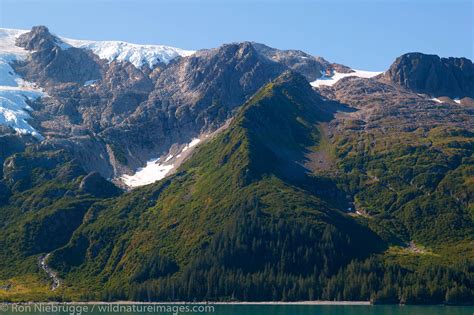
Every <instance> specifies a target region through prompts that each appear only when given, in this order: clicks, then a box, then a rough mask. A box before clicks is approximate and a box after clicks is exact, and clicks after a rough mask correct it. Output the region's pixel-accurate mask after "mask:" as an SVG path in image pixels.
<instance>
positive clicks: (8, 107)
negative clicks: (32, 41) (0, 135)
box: [0, 28, 45, 140]
mask: <svg viewBox="0 0 474 315" xmlns="http://www.w3.org/2000/svg"><path fill="white" fill-rule="evenodd" d="M26 32H28V31H23V30H12V29H4V28H0V125H5V126H8V127H11V128H13V129H14V130H16V132H18V133H20V134H31V135H33V136H34V137H36V138H38V139H40V140H42V139H43V137H42V136H41V135H40V134H39V133H38V131H36V130H35V129H34V128H33V127H32V126H31V125H30V124H29V123H28V120H29V119H31V117H30V114H29V112H30V111H31V110H32V108H31V107H30V106H29V105H28V101H32V100H34V99H36V98H38V97H41V96H45V93H44V92H43V91H42V90H41V89H39V88H37V87H36V86H35V85H34V84H32V83H31V82H27V81H25V80H23V79H22V78H21V77H20V76H18V75H17V74H16V73H15V71H14V70H13V68H12V67H11V65H10V64H11V63H12V62H14V61H17V60H22V59H24V58H26V57H27V56H28V54H29V52H28V51H27V50H25V49H23V48H21V47H18V46H16V45H15V42H16V39H17V38H18V36H20V35H21V34H23V33H26Z"/></svg>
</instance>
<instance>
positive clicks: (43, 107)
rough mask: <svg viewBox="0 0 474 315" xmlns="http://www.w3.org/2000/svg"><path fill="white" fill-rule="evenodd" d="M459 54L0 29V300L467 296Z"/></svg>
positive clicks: (469, 105)
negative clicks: (367, 58) (354, 55)
mask: <svg viewBox="0 0 474 315" xmlns="http://www.w3.org/2000/svg"><path fill="white" fill-rule="evenodd" d="M469 65H472V62H471V61H470V60H468V59H465V58H438V57H436V56H434V57H432V56H429V55H424V54H419V53H417V54H413V53H410V54H407V55H404V56H401V57H400V58H398V59H397V60H396V61H395V62H394V63H393V64H392V66H391V67H390V69H389V70H387V71H385V72H383V73H382V72H369V71H362V70H354V69H351V68H350V67H347V66H344V65H340V64H337V63H331V62H328V61H326V60H325V59H323V58H321V57H313V56H311V55H309V54H306V53H304V52H302V51H298V50H278V49H275V48H271V47H268V46H266V45H263V44H259V43H253V42H242V43H231V44H225V45H222V46H221V47H218V48H212V49H203V50H198V51H196V52H188V51H183V50H180V49H177V48H170V47H164V46H150V45H145V46H143V45H134V44H129V43H124V42H92V41H77V40H71V39H65V38H63V37H59V36H56V35H54V34H53V33H51V32H50V31H49V30H48V29H47V28H46V27H44V26H39V27H34V28H33V29H32V30H31V31H18V30H5V29H1V30H0V71H2V72H1V73H2V75H1V76H0V163H2V165H3V167H2V171H1V172H0V176H1V177H0V217H1V220H0V222H1V223H0V224H1V226H2V233H0V248H1V249H0V299H1V300H5V301H25V300H62V299H65V300H123V299H128V300H141V301H149V300H154V301H155V300H159V301H163V300H167V301H168V300H253V301H268V300H278V301H280V300H312V299H324V300H371V301H373V302H375V303H407V304H424V303H447V304H466V303H470V302H472V300H473V296H474V287H473V286H472V283H474V275H473V273H472V270H473V268H474V266H473V265H472V261H473V260H474V251H473V247H472V242H473V238H472V236H473V235H474V221H473V220H474V207H473V196H474V191H473V188H472V187H473V185H472V178H473V171H474V169H473V159H472V157H473V149H474V145H473V144H474V137H473V136H474V121H473V113H474V107H473V102H472V98H471V97H470V95H471V94H470V91H471V90H470V88H469V87H470V86H471V85H472V84H473V78H472V76H471V75H470V72H469V71H470V70H469V69H470V68H469ZM426 69H433V70H430V71H428V72H427V71H426ZM453 77H454V78H455V80H454V79H449V80H448V79H446V78H453ZM428 82H429V84H428ZM462 91H464V92H462ZM119 187H120V188H119ZM51 283H54V285H53V287H52V286H51ZM53 289H54V290H53Z"/></svg>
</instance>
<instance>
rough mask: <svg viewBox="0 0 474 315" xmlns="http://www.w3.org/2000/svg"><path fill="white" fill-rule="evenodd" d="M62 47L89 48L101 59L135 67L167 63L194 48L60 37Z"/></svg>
mask: <svg viewBox="0 0 474 315" xmlns="http://www.w3.org/2000/svg"><path fill="white" fill-rule="evenodd" d="M61 40H62V41H63V43H64V44H63V45H60V46H61V47H62V48H63V49H68V48H69V47H76V48H82V49H87V50H91V51H92V52H93V53H94V54H96V55H97V56H99V57H100V58H101V59H106V60H108V61H109V62H112V61H114V60H118V61H129V62H130V63H132V64H133V65H134V66H135V67H137V68H141V67H142V66H144V65H146V66H148V67H149V68H150V69H152V68H153V67H154V66H155V65H157V64H158V63H160V62H163V63H165V64H168V63H169V62H170V61H171V60H173V59H175V58H176V57H186V56H190V55H192V54H194V53H195V51H194V50H184V49H180V48H175V47H169V46H163V45H138V44H131V43H127V42H122V41H91V40H77V39H69V38H63V37H61Z"/></svg>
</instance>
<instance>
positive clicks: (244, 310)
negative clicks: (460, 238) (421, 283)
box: [0, 305, 474, 315]
mask: <svg viewBox="0 0 474 315" xmlns="http://www.w3.org/2000/svg"><path fill="white" fill-rule="evenodd" d="M0 306H1V307H0V314H5V315H18V314H24V315H33V314H61V315H112V314H116V315H132V314H144V315H146V314H150V315H152V314H222V315H247V314H248V315H310V314H311V315H474V307H460V306H398V305H376V306H372V305H370V306H367V305H364V306H359V305H352V306H348V305H207V306H205V305H200V306H196V305H187V307H188V308H191V307H193V306H195V307H200V309H198V308H195V309H193V311H192V310H189V309H188V310H187V311H186V310H184V309H182V307H186V306H183V305H162V307H166V308H167V309H161V310H158V311H157V310H155V311H153V310H146V309H141V310H140V311H139V312H133V311H130V310H126V309H122V310H119V309H117V307H118V306H117V305H114V307H116V309H115V310H112V309H108V308H107V306H104V305H102V306H100V307H99V305H87V306H85V305H80V306H79V305H66V306H64V307H68V309H63V310H57V309H48V308H47V307H48V306H46V308H43V309H38V308H35V307H34V306H32V305H27V306H25V305H21V306H13V305H8V307H7V306H6V305H0ZM123 307H126V306H123ZM142 307H147V306H144V305H142ZM155 307H156V305H155ZM180 307H181V309H180ZM204 307H214V311H213V312H212V311H204V309H203V308H204ZM208 310H212V309H209V308H208Z"/></svg>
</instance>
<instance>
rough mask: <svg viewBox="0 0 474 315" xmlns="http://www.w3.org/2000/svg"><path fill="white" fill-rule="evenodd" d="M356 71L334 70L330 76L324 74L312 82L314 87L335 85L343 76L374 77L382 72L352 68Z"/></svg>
mask: <svg viewBox="0 0 474 315" xmlns="http://www.w3.org/2000/svg"><path fill="white" fill-rule="evenodd" d="M352 70H353V71H354V72H351V73H340V72H336V71H335V72H334V74H333V75H332V76H330V77H328V76H326V75H324V74H323V76H322V77H321V78H319V79H317V80H316V81H313V82H311V83H310V84H311V85H312V86H314V87H320V86H323V85H326V86H333V85H334V84H335V83H336V82H337V81H339V80H341V79H342V78H347V77H359V78H373V77H375V76H377V75H379V74H381V73H382V72H376V71H363V70H355V69H352Z"/></svg>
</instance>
